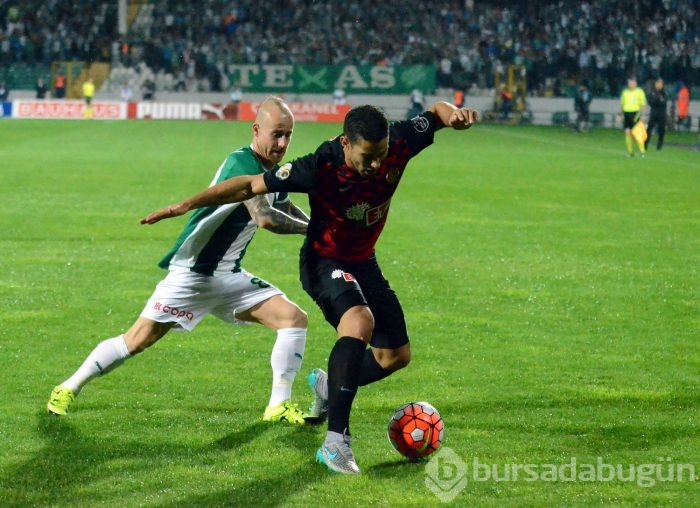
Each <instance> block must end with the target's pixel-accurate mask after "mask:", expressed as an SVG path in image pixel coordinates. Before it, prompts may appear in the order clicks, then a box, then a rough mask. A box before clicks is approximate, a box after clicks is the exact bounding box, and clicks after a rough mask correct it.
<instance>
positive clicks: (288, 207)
mask: <svg viewBox="0 0 700 508" xmlns="http://www.w3.org/2000/svg"><path fill="white" fill-rule="evenodd" d="M275 208H277V209H278V210H281V211H282V212H284V213H286V214H287V215H289V216H291V217H294V218H295V219H299V220H302V221H304V222H309V216H308V215H306V212H304V210H302V209H301V208H299V207H298V206H297V205H295V204H294V203H292V200H291V199H287V200H286V201H283V202H282V203H277V204H275Z"/></svg>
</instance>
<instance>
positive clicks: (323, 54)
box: [0, 0, 700, 97]
mask: <svg viewBox="0 0 700 508" xmlns="http://www.w3.org/2000/svg"><path fill="white" fill-rule="evenodd" d="M129 3H130V4H132V5H133V4H137V5H138V7H139V9H138V15H137V16H136V17H135V19H134V20H133V21H132V23H131V25H130V27H129V31H128V34H127V35H126V36H123V35H120V34H119V33H118V29H117V2H116V1H111V2H107V1H99V0H22V1H18V0H0V67H2V68H4V69H8V68H10V67H11V66H18V65H19V66H25V67H30V68H39V69H41V68H50V66H51V63H52V62H56V61H73V60H79V61H84V62H108V63H110V64H112V65H113V66H115V67H121V68H124V69H134V70H136V72H148V73H152V74H153V75H154V76H168V77H169V79H168V80H167V82H168V83H169V85H168V86H171V87H172V88H173V89H180V90H188V91H226V90H228V89H229V87H230V86H231V85H232V84H231V83H230V82H229V81H228V75H229V68H230V66H231V65H235V64H242V63H245V64H321V65H325V64H371V65H386V66H390V65H397V64H431V65H435V68H436V83H437V86H438V87H440V88H459V89H463V90H466V91H467V92H468V91H469V90H474V89H489V88H493V87H494V75H496V74H497V73H498V72H499V71H500V70H502V69H503V68H504V67H506V66H508V65H518V66H522V69H524V70H523V72H525V73H526V74H527V82H528V94H529V95H533V96H561V95H565V93H566V91H565V90H564V89H565V87H566V86H567V84H568V85H571V84H574V83H580V82H582V81H584V80H585V81H586V82H587V83H588V85H589V89H590V90H591V92H592V93H593V94H594V95H596V96H599V97H606V96H607V97H611V96H617V95H618V94H619V93H620V91H621V89H622V87H624V84H625V78H626V77H627V76H628V75H630V74H636V75H637V77H638V79H639V81H640V83H645V82H647V81H649V80H651V79H653V78H655V77H657V76H662V77H663V78H664V79H665V80H666V81H667V82H677V81H680V80H683V81H685V82H686V83H690V84H693V85H698V84H700V0H600V1H595V2H593V1H590V2H587V1H583V2H581V1H580V0H575V1H569V0H560V1H558V2H546V3H545V2H527V1H525V0H519V1H517V0H513V1H507V0H501V1H499V2H487V1H478V0H432V1H430V2H426V1H422V0H404V1H401V2H376V1H374V0H342V1H336V0H328V1H319V0H315V1H311V0H268V1H267V2H264V3H263V2H257V1H254V0H236V1H224V0H202V1H198V2H189V1H180V0H152V1H137V2H134V1H131V2H129ZM159 82H163V81H162V80H160V81H159Z"/></svg>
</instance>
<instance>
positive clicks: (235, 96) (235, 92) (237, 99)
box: [230, 82, 243, 107]
mask: <svg viewBox="0 0 700 508" xmlns="http://www.w3.org/2000/svg"><path fill="white" fill-rule="evenodd" d="M230 98H231V104H233V105H234V106H236V107H237V106H238V105H239V104H240V103H241V102H242V101H243V89H241V84H240V83H238V82H236V83H234V85H233V89H232V90H231V95H230Z"/></svg>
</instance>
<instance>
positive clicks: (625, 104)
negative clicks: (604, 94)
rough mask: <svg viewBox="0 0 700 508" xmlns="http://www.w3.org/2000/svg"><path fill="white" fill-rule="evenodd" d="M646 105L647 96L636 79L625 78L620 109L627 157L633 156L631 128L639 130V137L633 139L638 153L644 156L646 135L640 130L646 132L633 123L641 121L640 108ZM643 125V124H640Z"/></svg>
mask: <svg viewBox="0 0 700 508" xmlns="http://www.w3.org/2000/svg"><path fill="white" fill-rule="evenodd" d="M646 105H647V96H646V94H645V93H644V90H642V89H641V88H638V87H637V79H636V78H634V77H630V78H629V79H628V80H627V88H625V89H624V90H623V91H622V95H621V96H620V107H621V109H622V118H623V127H624V129H625V143H626V145H627V157H633V156H634V143H633V142H632V140H633V137H632V134H633V130H634V132H635V133H636V132H639V133H640V135H639V136H638V137H639V138H641V139H635V141H636V142H637V146H638V147H639V153H640V155H641V156H642V157H644V154H645V149H644V141H645V140H646V135H641V132H642V130H643V131H644V134H646V129H641V128H639V127H637V129H635V125H637V124H638V123H639V122H641V121H642V110H643V109H644V108H645V107H646ZM642 126H643V124H642Z"/></svg>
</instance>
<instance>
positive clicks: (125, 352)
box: [115, 333, 131, 358]
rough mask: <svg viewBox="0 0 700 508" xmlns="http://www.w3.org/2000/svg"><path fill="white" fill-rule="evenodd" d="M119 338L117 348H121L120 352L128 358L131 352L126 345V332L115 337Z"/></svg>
mask: <svg viewBox="0 0 700 508" xmlns="http://www.w3.org/2000/svg"><path fill="white" fill-rule="evenodd" d="M115 339H117V344H116V345H117V348H118V349H119V352H120V353H121V354H122V357H123V358H128V357H130V356H131V354H130V353H129V348H128V347H127V346H126V340H125V339H124V334H123V333H122V334H121V335H119V336H118V337H115Z"/></svg>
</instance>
